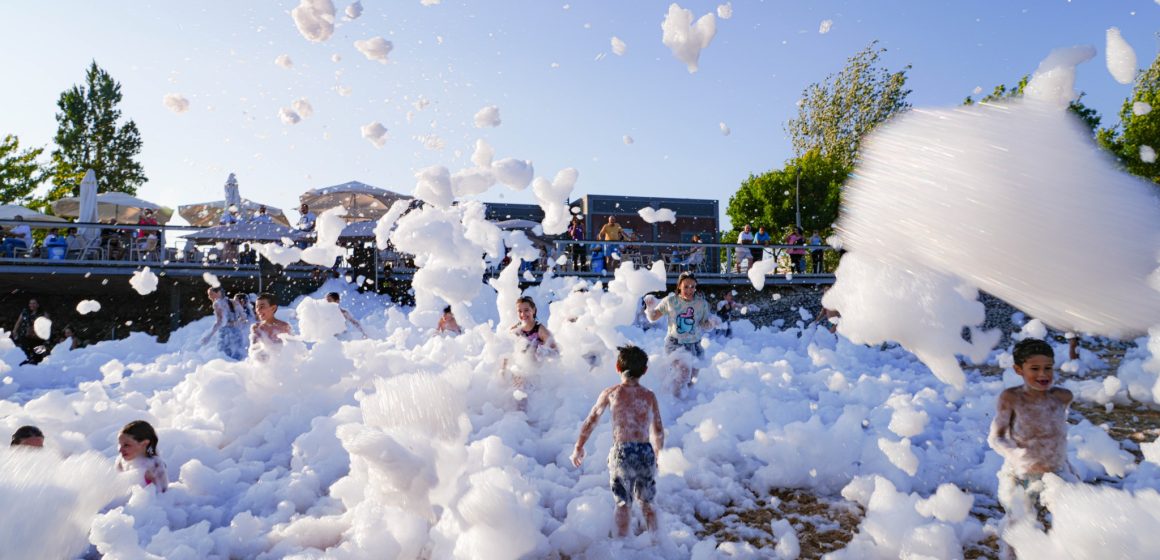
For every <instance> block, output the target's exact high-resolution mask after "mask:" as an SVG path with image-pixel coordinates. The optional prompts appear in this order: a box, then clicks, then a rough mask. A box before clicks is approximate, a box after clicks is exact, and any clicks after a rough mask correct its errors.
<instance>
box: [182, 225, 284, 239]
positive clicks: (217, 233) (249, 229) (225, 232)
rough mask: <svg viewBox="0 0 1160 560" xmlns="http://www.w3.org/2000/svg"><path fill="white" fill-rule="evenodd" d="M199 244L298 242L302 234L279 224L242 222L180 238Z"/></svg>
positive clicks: (188, 234) (207, 229)
mask: <svg viewBox="0 0 1160 560" xmlns="http://www.w3.org/2000/svg"><path fill="white" fill-rule="evenodd" d="M181 237H182V238H184V239H192V240H193V241H196V242H199V243H216V242H218V241H266V242H269V241H281V240H282V239H283V238H286V239H290V240H298V239H299V238H301V237H303V234H302V232H300V231H298V230H296V229H293V228H290V227H287V226H283V225H279V224H268V223H258V222H242V223H238V224H229V225H225V226H214V227H209V228H205V229H203V230H198V231H195V232H193V233H187V234H185V235H183V236H181Z"/></svg>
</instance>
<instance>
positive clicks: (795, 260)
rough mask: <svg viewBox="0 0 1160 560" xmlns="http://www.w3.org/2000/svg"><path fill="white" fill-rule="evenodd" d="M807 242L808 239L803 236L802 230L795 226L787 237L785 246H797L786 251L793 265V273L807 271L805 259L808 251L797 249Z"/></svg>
mask: <svg viewBox="0 0 1160 560" xmlns="http://www.w3.org/2000/svg"><path fill="white" fill-rule="evenodd" d="M805 240H806V238H805V237H804V236H802V228H800V227H797V226H794V227H793V229H791V230H790V232H789V235H787V236H785V244H786V245H794V246H795V247H790V249H789V250H788V251H786V252H787V253H789V260H790V263H792V266H791V267H790V268H791V269H792V271H793V272H805V271H806V263H805V260H804V258H803V257H805V256H806V250H805V249H804V248H801V247H797V246H800V245H802V244H803V243H804V242H805Z"/></svg>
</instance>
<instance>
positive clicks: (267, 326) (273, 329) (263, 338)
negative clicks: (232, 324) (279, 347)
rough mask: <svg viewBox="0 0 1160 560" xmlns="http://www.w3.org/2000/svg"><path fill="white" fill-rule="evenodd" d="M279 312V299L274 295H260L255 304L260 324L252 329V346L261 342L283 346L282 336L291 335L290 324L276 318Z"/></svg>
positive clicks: (254, 325) (255, 311)
mask: <svg viewBox="0 0 1160 560" xmlns="http://www.w3.org/2000/svg"><path fill="white" fill-rule="evenodd" d="M277 312H278V298H277V297H275V296H274V294H270V293H263V294H260V295H258V300H257V301H255V302H254V313H255V314H257V315H258V322H257V323H254V324H253V325H252V326H251V327H250V344H251V345H255V344H257V343H259V342H262V343H266V344H282V335H284V334H290V323H287V322H286V321H283V320H281V319H279V318H277V317H275V316H274V315H275V314H276V313H277Z"/></svg>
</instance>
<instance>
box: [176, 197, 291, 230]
mask: <svg viewBox="0 0 1160 560" xmlns="http://www.w3.org/2000/svg"><path fill="white" fill-rule="evenodd" d="M230 206H235V207H237V209H238V212H239V213H241V214H242V215H243V216H253V215H256V214H257V213H258V208H259V207H262V206H265V207H266V215H267V216H270V219H272V220H273V221H275V222H277V223H280V224H282V225H286V226H288V225H290V220H289V219H288V218H286V215H285V214H284V213H283V212H282V210H281V209H279V208H275V207H273V206H270V205H269V204H262V203H260V202H254V201H253V200H250V199H248V198H243V199H242V200H241V202H240V203H236V204H232V205H231V204H228V203H227V202H226V201H224V200H214V201H212V202H198V203H194V204H182V205H181V206H178V207H177V213H178V214H180V215H181V217H182V218H185V221H187V222H189V225H191V226H202V227H205V226H212V225H214V224H216V223H218V221H219V219H220V218H221V215H222V212H225V209H226V208H229V207H230Z"/></svg>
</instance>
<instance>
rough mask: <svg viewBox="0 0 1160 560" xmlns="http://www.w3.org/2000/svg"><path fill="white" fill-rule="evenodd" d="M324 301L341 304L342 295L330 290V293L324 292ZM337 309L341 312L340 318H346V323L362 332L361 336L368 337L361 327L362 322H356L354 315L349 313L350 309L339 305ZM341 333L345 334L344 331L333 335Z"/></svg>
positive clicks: (340, 334)
mask: <svg viewBox="0 0 1160 560" xmlns="http://www.w3.org/2000/svg"><path fill="white" fill-rule="evenodd" d="M326 301H328V302H330V303H333V304H335V305H341V303H342V296H341V295H339V293H338V292H330V293H328V294H326ZM338 311H339V312H340V313H342V318H343V319H345V320H346V324H348V325H351V326H353V327H354V328H356V329H358V332H360V333H362V337H363V338H370V337H369V336H367V331H366V329H363V326H362V324H360V323H359V322H358V320H357V319H355V318H354V315H351V314H350V311H347V310H346V308H344V307H339V308H338ZM347 328H350V327H347ZM343 334H345V333H339V334H338V335H335V336H342V335H343Z"/></svg>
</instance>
